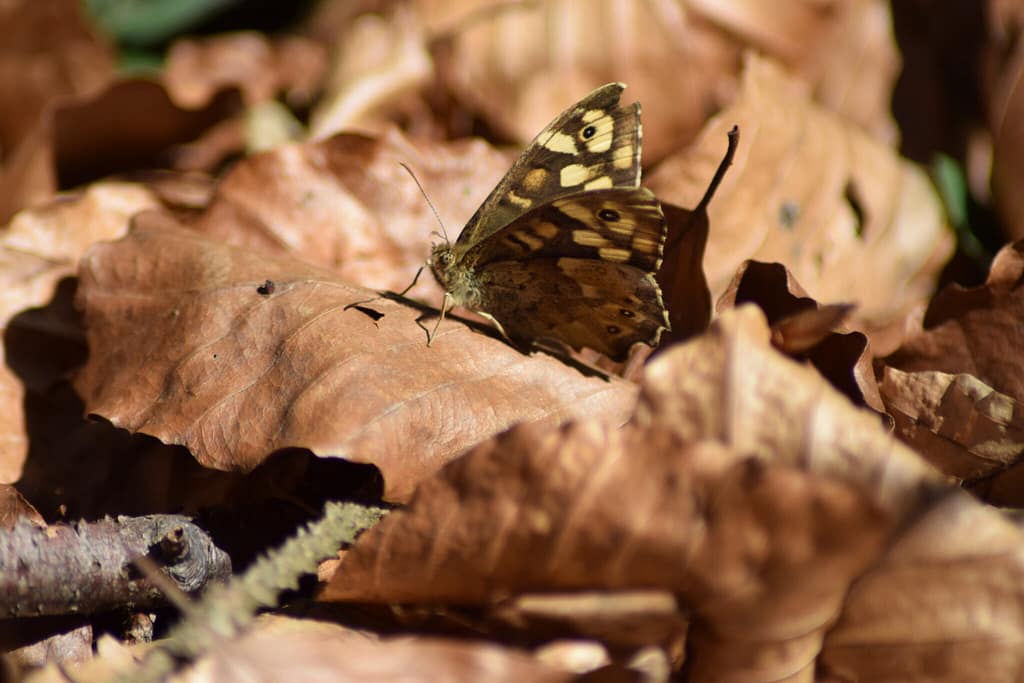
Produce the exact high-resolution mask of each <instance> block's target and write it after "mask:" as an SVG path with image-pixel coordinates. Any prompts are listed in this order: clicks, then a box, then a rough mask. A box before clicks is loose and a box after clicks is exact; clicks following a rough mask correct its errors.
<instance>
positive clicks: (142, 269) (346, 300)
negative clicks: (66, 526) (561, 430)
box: [76, 212, 635, 500]
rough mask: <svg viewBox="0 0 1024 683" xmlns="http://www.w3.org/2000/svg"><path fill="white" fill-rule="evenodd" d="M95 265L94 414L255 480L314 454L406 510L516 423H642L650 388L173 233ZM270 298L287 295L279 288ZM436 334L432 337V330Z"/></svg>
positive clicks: (90, 367) (82, 380) (90, 300)
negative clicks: (263, 465)
mask: <svg viewBox="0 0 1024 683" xmlns="http://www.w3.org/2000/svg"><path fill="white" fill-rule="evenodd" d="M136 222H137V224H136V226H135V228H134V230H133V231H132V232H131V233H130V234H129V235H128V236H127V237H125V238H124V239H122V240H120V241H118V242H114V243H109V244H103V245H98V246H97V247H95V248H94V249H93V250H92V251H91V252H90V253H89V254H88V255H87V256H86V258H85V259H83V261H82V267H81V271H80V275H79V277H80V285H79V292H78V303H79V305H80V307H81V309H82V310H83V311H84V315H85V324H86V328H87V332H88V340H89V361H88V363H87V364H86V366H85V368H84V369H83V370H82V372H81V374H80V375H79V376H78V378H77V381H76V387H77V389H78V391H79V393H80V394H81V395H82V396H83V398H84V400H85V403H86V408H87V410H88V411H89V412H90V413H93V414H97V415H100V416H102V417H104V418H106V419H108V420H110V421H111V422H112V423H113V424H114V425H116V426H118V427H123V428H125V429H129V430H131V431H141V432H145V433H147V434H150V435H153V436H156V437H157V438H159V439H160V440H162V441H164V442H165V443H177V444H182V445H185V446H187V447H188V448H189V449H190V450H191V451H192V453H193V454H194V455H195V457H196V458H197V459H198V460H199V461H200V462H201V463H203V464H204V465H206V466H207V467H213V468H218V469H230V470H242V471H247V470H250V469H252V468H253V467H255V466H256V465H258V464H259V463H260V462H262V461H263V460H264V458H265V457H266V456H267V455H268V454H269V453H271V452H273V451H275V450H278V449H282V448H288V447H297V448H307V449H309V450H311V451H313V452H314V453H316V454H318V455H320V456H337V457H342V458H345V459H347V460H350V461H352V462H359V463H370V464H373V465H376V466H377V467H378V468H379V469H380V470H381V473H382V474H383V477H384V480H385V496H386V497H387V498H388V499H389V500H401V499H404V498H405V497H407V496H408V495H409V494H410V493H411V491H412V490H413V488H415V486H416V484H417V483H418V482H419V481H420V480H421V479H422V478H424V477H426V476H428V475H429V474H431V473H432V472H434V471H435V470H437V469H438V468H439V467H441V465H443V464H444V463H445V462H447V461H448V460H450V459H452V458H455V457H456V456H458V455H460V454H461V453H462V452H463V451H465V450H466V449H467V448H469V447H471V446H473V445H474V444H476V443H479V442H480V441H482V440H483V439H485V438H487V437H489V436H491V435H493V434H495V433H497V432H500V431H501V430H503V429H505V428H507V427H509V426H510V425H511V424H513V423H515V422H520V421H524V420H541V421H542V422H544V423H546V424H557V423H559V422H562V421H564V420H566V419H569V418H571V417H574V416H579V415H585V414H591V415H605V416H606V417H607V419H608V420H609V421H610V422H611V423H615V422H616V421H621V420H623V419H624V418H625V416H626V415H628V412H629V410H630V409H631V407H632V405H633V401H634V397H635V387H633V386H632V385H630V384H629V383H627V382H624V381H620V380H614V379H607V378H600V377H585V376H584V375H582V374H581V373H580V372H579V371H578V370H576V369H574V368H572V367H569V366H567V365H565V364H563V363H562V362H560V361H558V360H555V359H554V358H551V357H549V356H546V355H543V354H538V355H533V356H527V355H524V354H522V353H520V352H519V351H517V350H515V349H513V348H511V347H510V346H508V345H507V344H505V343H503V342H501V341H498V340H497V339H495V338H493V337H492V336H490V330H487V329H485V330H484V331H485V334H480V333H479V332H477V331H474V330H471V329H470V328H467V327H466V326H465V325H464V324H460V323H458V322H456V321H455V320H449V321H448V322H446V323H445V324H444V325H442V326H441V328H440V331H439V332H438V335H437V337H436V338H435V340H434V343H433V345H432V346H430V347H428V346H427V345H426V335H425V328H424V327H421V326H420V325H419V324H417V318H418V317H419V312H418V311H417V310H416V309H414V308H412V307H410V306H407V305H401V304H399V303H396V302H395V301H391V300H386V299H381V300H378V301H374V302H373V303H367V304H366V305H365V306H361V307H358V308H349V309H348V310H346V306H348V305H350V304H357V303H359V302H365V301H367V300H368V299H370V298H371V297H373V295H374V293H373V292H372V291H369V290H366V289H363V288H361V287H356V286H353V285H349V284H347V283H346V282H345V281H343V280H341V279H340V278H338V277H337V276H335V275H334V274H333V273H331V272H330V271H326V270H322V269H318V268H315V267H313V266H310V265H308V264H305V263H303V262H301V261H296V260H293V259H286V258H283V257H276V258H275V257H269V256H263V255H260V254H259V253H257V252H254V251H252V250H249V249H240V248H237V247H229V246H227V245H225V244H223V243H219V242H215V241H211V240H210V239H208V238H205V237H203V236H201V235H199V234H198V233H195V232H193V231H189V230H183V229H181V228H180V227H178V226H177V225H176V224H175V223H174V221H173V220H171V219H169V218H167V217H166V216H164V215H162V214H159V213H155V212H150V213H146V214H142V215H140V216H139V217H138V218H137V221H136ZM267 281H269V284H268V283H267ZM432 323H433V321H430V324H432Z"/></svg>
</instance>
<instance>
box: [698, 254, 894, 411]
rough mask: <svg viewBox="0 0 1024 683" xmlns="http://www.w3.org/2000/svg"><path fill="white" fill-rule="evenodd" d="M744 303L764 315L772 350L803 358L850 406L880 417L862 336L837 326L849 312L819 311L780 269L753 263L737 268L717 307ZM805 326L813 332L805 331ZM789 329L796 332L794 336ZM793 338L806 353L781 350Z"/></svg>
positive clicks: (875, 385) (775, 265)
mask: <svg viewBox="0 0 1024 683" xmlns="http://www.w3.org/2000/svg"><path fill="white" fill-rule="evenodd" d="M744 303H753V304H756V305H757V306H758V308H760V309H761V310H762V311H763V312H764V314H765V317H767V318H768V323H769V324H770V325H772V337H773V343H774V345H775V347H776V348H778V349H779V350H781V351H783V353H788V355H790V356H794V357H797V358H806V359H807V360H808V361H809V362H810V363H811V364H812V365H813V366H814V367H816V368H817V369H818V372H820V373H821V374H822V376H823V377H825V378H826V379H827V380H828V381H829V382H830V383H831V384H832V386H834V387H835V388H836V389H838V390H839V391H841V392H843V393H844V394H846V396H847V397H848V398H849V399H850V400H851V401H853V402H854V403H856V404H859V405H867V406H870V407H871V408H872V409H874V410H877V411H878V412H880V413H883V412H885V405H884V404H883V402H882V398H881V396H880V395H879V393H878V382H877V381H876V380H875V372H874V368H873V366H872V361H873V358H874V356H873V354H872V353H871V351H870V349H869V345H868V339H867V337H865V336H864V335H863V334H861V333H860V332H850V331H849V330H847V329H845V328H844V327H842V322H843V320H844V319H845V318H846V317H847V315H848V313H849V309H848V308H847V307H845V306H841V307H839V308H838V309H837V308H836V307H835V306H822V305H821V304H819V303H818V302H816V301H814V300H813V299H811V298H810V297H808V296H807V292H806V291H804V288H803V287H801V286H800V283H799V282H797V281H796V278H794V277H793V274H792V273H790V272H789V270H788V269H787V268H786V267H785V266H783V265H782V264H780V263H759V262H757V261H747V262H745V263H744V264H743V265H742V266H740V269H739V270H738V271H737V272H736V275H735V276H734V277H733V280H732V282H731V283H729V287H728V288H727V289H726V291H725V292H724V293H723V294H722V297H721V298H720V299H719V300H718V304H717V308H718V310H719V311H721V310H725V309H728V308H735V307H736V306H738V305H740V304H744ZM808 325H810V326H811V327H812V328H813V329H808ZM822 325H824V326H822ZM794 328H799V333H798V332H797V331H796V329H794ZM797 334H799V335H800V337H801V342H803V343H802V344H801V346H805V347H806V348H800V349H798V350H794V351H788V350H787V346H788V347H790V348H792V347H793V346H794V345H796V344H798V342H797V340H795V339H793V337H794V336H795V335H797ZM787 335H788V340H787V339H786V337H787ZM808 336H812V337H814V338H813V340H811V339H808Z"/></svg>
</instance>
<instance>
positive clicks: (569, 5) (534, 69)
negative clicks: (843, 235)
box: [417, 0, 899, 205]
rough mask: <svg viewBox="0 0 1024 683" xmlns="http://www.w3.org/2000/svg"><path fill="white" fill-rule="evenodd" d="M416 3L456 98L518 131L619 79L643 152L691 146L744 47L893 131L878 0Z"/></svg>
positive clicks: (884, 6) (528, 133)
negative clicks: (638, 125) (637, 116)
mask: <svg viewBox="0 0 1024 683" xmlns="http://www.w3.org/2000/svg"><path fill="white" fill-rule="evenodd" d="M417 7H418V9H419V10H420V13H421V16H423V18H424V22H425V23H426V24H427V26H428V28H429V29H430V32H431V34H432V36H434V40H435V41H436V42H437V43H439V44H442V45H444V44H447V43H450V46H447V49H448V50H450V52H451V54H450V56H449V57H448V58H447V59H444V60H442V61H441V69H442V72H443V73H444V74H445V79H446V82H448V83H450V84H451V87H452V88H454V90H455V92H456V94H457V96H458V97H459V99H461V100H462V101H464V102H466V103H467V104H469V105H470V106H471V107H473V108H474V109H476V110H477V111H479V112H481V113H482V114H483V115H484V117H485V118H486V119H487V121H488V122H489V123H490V124H491V125H492V126H494V127H495V128H497V129H498V130H499V131H501V132H503V133H506V134H507V135H510V136H511V137H513V138H514V139H518V140H521V141H526V140H529V139H531V138H532V137H533V135H534V133H535V132H536V131H537V130H540V128H541V127H542V126H543V125H544V124H545V123H546V122H547V121H548V120H550V118H551V117H552V116H553V115H554V114H556V113H557V112H559V111H561V110H563V109H564V108H565V107H566V106H568V105H569V104H571V103H572V102H573V101H574V99H575V97H577V96H578V94H580V93H585V92H588V91H589V90H591V89H593V88H595V87H597V86H598V85H601V84H602V83H606V82H608V81H609V80H621V81H624V82H626V83H628V84H629V85H630V86H631V87H632V88H634V89H633V90H630V92H631V93H632V94H633V96H634V97H636V98H637V99H639V100H640V101H642V102H643V105H644V129H645V135H644V150H645V154H646V156H647V159H648V161H656V160H659V159H661V158H663V157H665V156H666V155H667V154H669V153H670V152H671V151H673V150H675V149H677V148H679V147H680V146H682V145H685V144H688V143H690V142H691V141H692V140H693V138H694V136H695V135H696V133H697V132H698V130H699V129H700V127H701V125H702V124H703V122H704V120H705V119H706V117H707V115H708V113H709V112H712V111H715V110H716V109H718V108H720V107H721V106H722V105H723V104H724V103H725V101H726V100H727V99H728V97H729V95H730V94H731V93H732V92H733V91H734V90H735V88H736V87H737V81H738V80H739V73H740V70H741V68H740V67H741V54H742V52H743V50H744V49H746V48H747V47H750V46H753V47H756V48H757V49H759V50H761V51H762V52H763V53H764V54H766V55H769V56H771V57H774V58H775V59H777V60H779V61H781V62H783V63H785V64H786V65H787V66H788V67H790V68H791V69H792V70H793V71H794V72H795V73H797V74H799V75H800V76H802V77H803V78H804V80H806V81H807V82H809V83H811V84H812V86H813V88H814V90H815V92H816V94H817V95H818V96H819V97H820V98H821V101H822V102H824V103H825V104H826V106H830V107H835V108H836V110H837V111H839V112H840V113H841V114H843V115H845V116H847V117H849V118H850V119H852V120H853V121H855V122H857V123H859V124H861V125H864V126H865V127H866V128H868V129H870V130H872V131H873V132H874V133H876V134H877V135H878V136H879V137H881V138H882V139H883V140H885V141H886V142H891V141H892V140H894V139H895V137H896V131H895V126H894V124H893V122H892V119H891V117H890V114H889V100H890V94H891V91H892V84H893V82H894V81H895V79H896V76H897V74H898V71H899V56H898V52H897V49H896V46H895V44H894V40H893V35H892V31H891V28H890V23H891V22H890V19H889V6H888V3H886V2H882V1H880V0H852V1H848V2H834V1H830V2H826V3H824V4H823V3H821V2H816V1H803V2H791V3H787V4H786V7H785V8H784V9H782V8H777V7H774V6H773V7H771V9H768V7H769V6H767V5H763V4H759V3H757V2H728V3H723V2H709V1H707V0H669V1H668V2H659V1H657V0H646V1H644V2H634V3H629V4H623V3H620V2H616V1H615V0H600V1H597V2H593V1H590V0H584V1H582V2H581V1H580V0H547V1H545V2H537V3H529V4H513V5H509V4H508V3H499V2H497V1H494V0H469V1H464V2H443V3H442V2H437V0H420V1H419V2H417ZM609 46H610V47H609ZM573 93H577V95H576V96H574V95H573ZM691 205H692V204H691Z"/></svg>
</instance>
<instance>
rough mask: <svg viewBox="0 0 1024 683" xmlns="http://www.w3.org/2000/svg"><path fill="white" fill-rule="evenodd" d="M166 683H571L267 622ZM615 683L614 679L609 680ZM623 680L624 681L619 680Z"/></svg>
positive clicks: (121, 663) (458, 646)
mask: <svg viewBox="0 0 1024 683" xmlns="http://www.w3.org/2000/svg"><path fill="white" fill-rule="evenodd" d="M147 649H148V648H147V647H146V646H141V647H138V646H137V647H125V646H124V645H121V644H120V643H117V642H114V641H113V640H112V639H109V637H108V638H107V639H104V640H101V642H100V648H99V653H98V656H97V657H96V658H95V659H93V660H92V661H90V662H86V663H83V664H81V665H78V666H73V667H72V666H69V667H67V670H66V671H65V670H63V669H61V668H59V667H56V666H52V665H51V666H50V667H48V668H46V669H44V670H41V671H39V672H36V673H35V674H34V675H33V676H31V677H29V678H28V679H26V680H27V681H28V682H30V683H48V682H54V683H56V682H63V681H67V680H68V677H69V676H70V677H72V678H73V679H74V680H75V681H79V682H81V683H92V682H96V683H99V682H101V681H110V680H115V679H118V678H119V677H124V676H128V677H131V673H132V672H135V673H136V674H137V673H138V669H137V667H138V660H139V658H143V657H145V653H146V650H147ZM168 680H169V681H175V682H177V683H205V682H207V681H216V682H217V683H230V682H231V681H247V682H248V681H291V680H297V681H332V682H337V683H344V682H348V681H351V682H352V683H363V682H365V681H397V680H401V681H403V682H406V681H407V682H408V683H414V682H416V681H424V682H427V681H453V682H454V681H466V683H476V682H477V681H499V682H500V681H508V682H509V683H519V682H520V681H531V682H532V681H541V682H544V683H554V682H556V681H566V682H568V681H571V680H575V677H574V676H573V674H572V673H571V672H569V671H566V670H562V669H558V668H555V667H551V666H547V665H545V664H544V663H542V662H540V661H538V660H537V659H536V658H534V657H532V656H530V654H529V653H527V652H524V651H522V650H516V649H512V648H508V647H502V646H499V645H493V644H488V643H481V642H473V641H468V640H466V641H459V640H454V639H441V638H417V637H394V638H387V639H382V638H380V637H378V636H376V635H375V634H373V633H365V632H361V631H355V630H352V629H349V628H346V627H344V626H340V625H338V624H333V623H328V622H321V621H313V620H308V619H291V618H287V617H282V616H271V615H265V616H262V617H260V618H258V619H257V620H256V622H255V623H254V624H253V625H252V626H251V627H250V628H249V629H247V631H246V632H245V633H244V634H243V635H242V636H240V637H239V638H236V639H233V640H229V641H224V642H222V643H220V644H218V645H217V647H216V648H213V649H212V650H211V653H210V654H209V655H207V656H205V657H203V658H201V659H200V660H199V661H198V662H196V663H194V664H193V665H192V666H191V667H189V668H188V669H186V670H183V671H181V672H179V673H177V674H175V675H174V676H172V677H171V678H169V679H168ZM612 680H615V679H612ZM621 680H628V679H621Z"/></svg>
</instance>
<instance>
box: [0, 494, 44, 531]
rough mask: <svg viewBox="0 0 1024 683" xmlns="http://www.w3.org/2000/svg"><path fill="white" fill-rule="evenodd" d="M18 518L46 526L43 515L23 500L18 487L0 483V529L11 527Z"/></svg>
mask: <svg viewBox="0 0 1024 683" xmlns="http://www.w3.org/2000/svg"><path fill="white" fill-rule="evenodd" d="M20 520H25V521H27V522H29V523H31V524H35V525H36V526H40V527H44V526H46V520H44V519H43V516H42V515H40V514H39V511H38V510H36V509H35V508H34V507H32V504H31V503H30V502H28V501H27V500H25V497H24V496H22V495H21V494H20V493H19V492H18V489H16V488H14V487H13V486H10V485H8V484H0V529H13V528H14V525H15V524H17V523H18V522H19V521H20Z"/></svg>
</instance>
